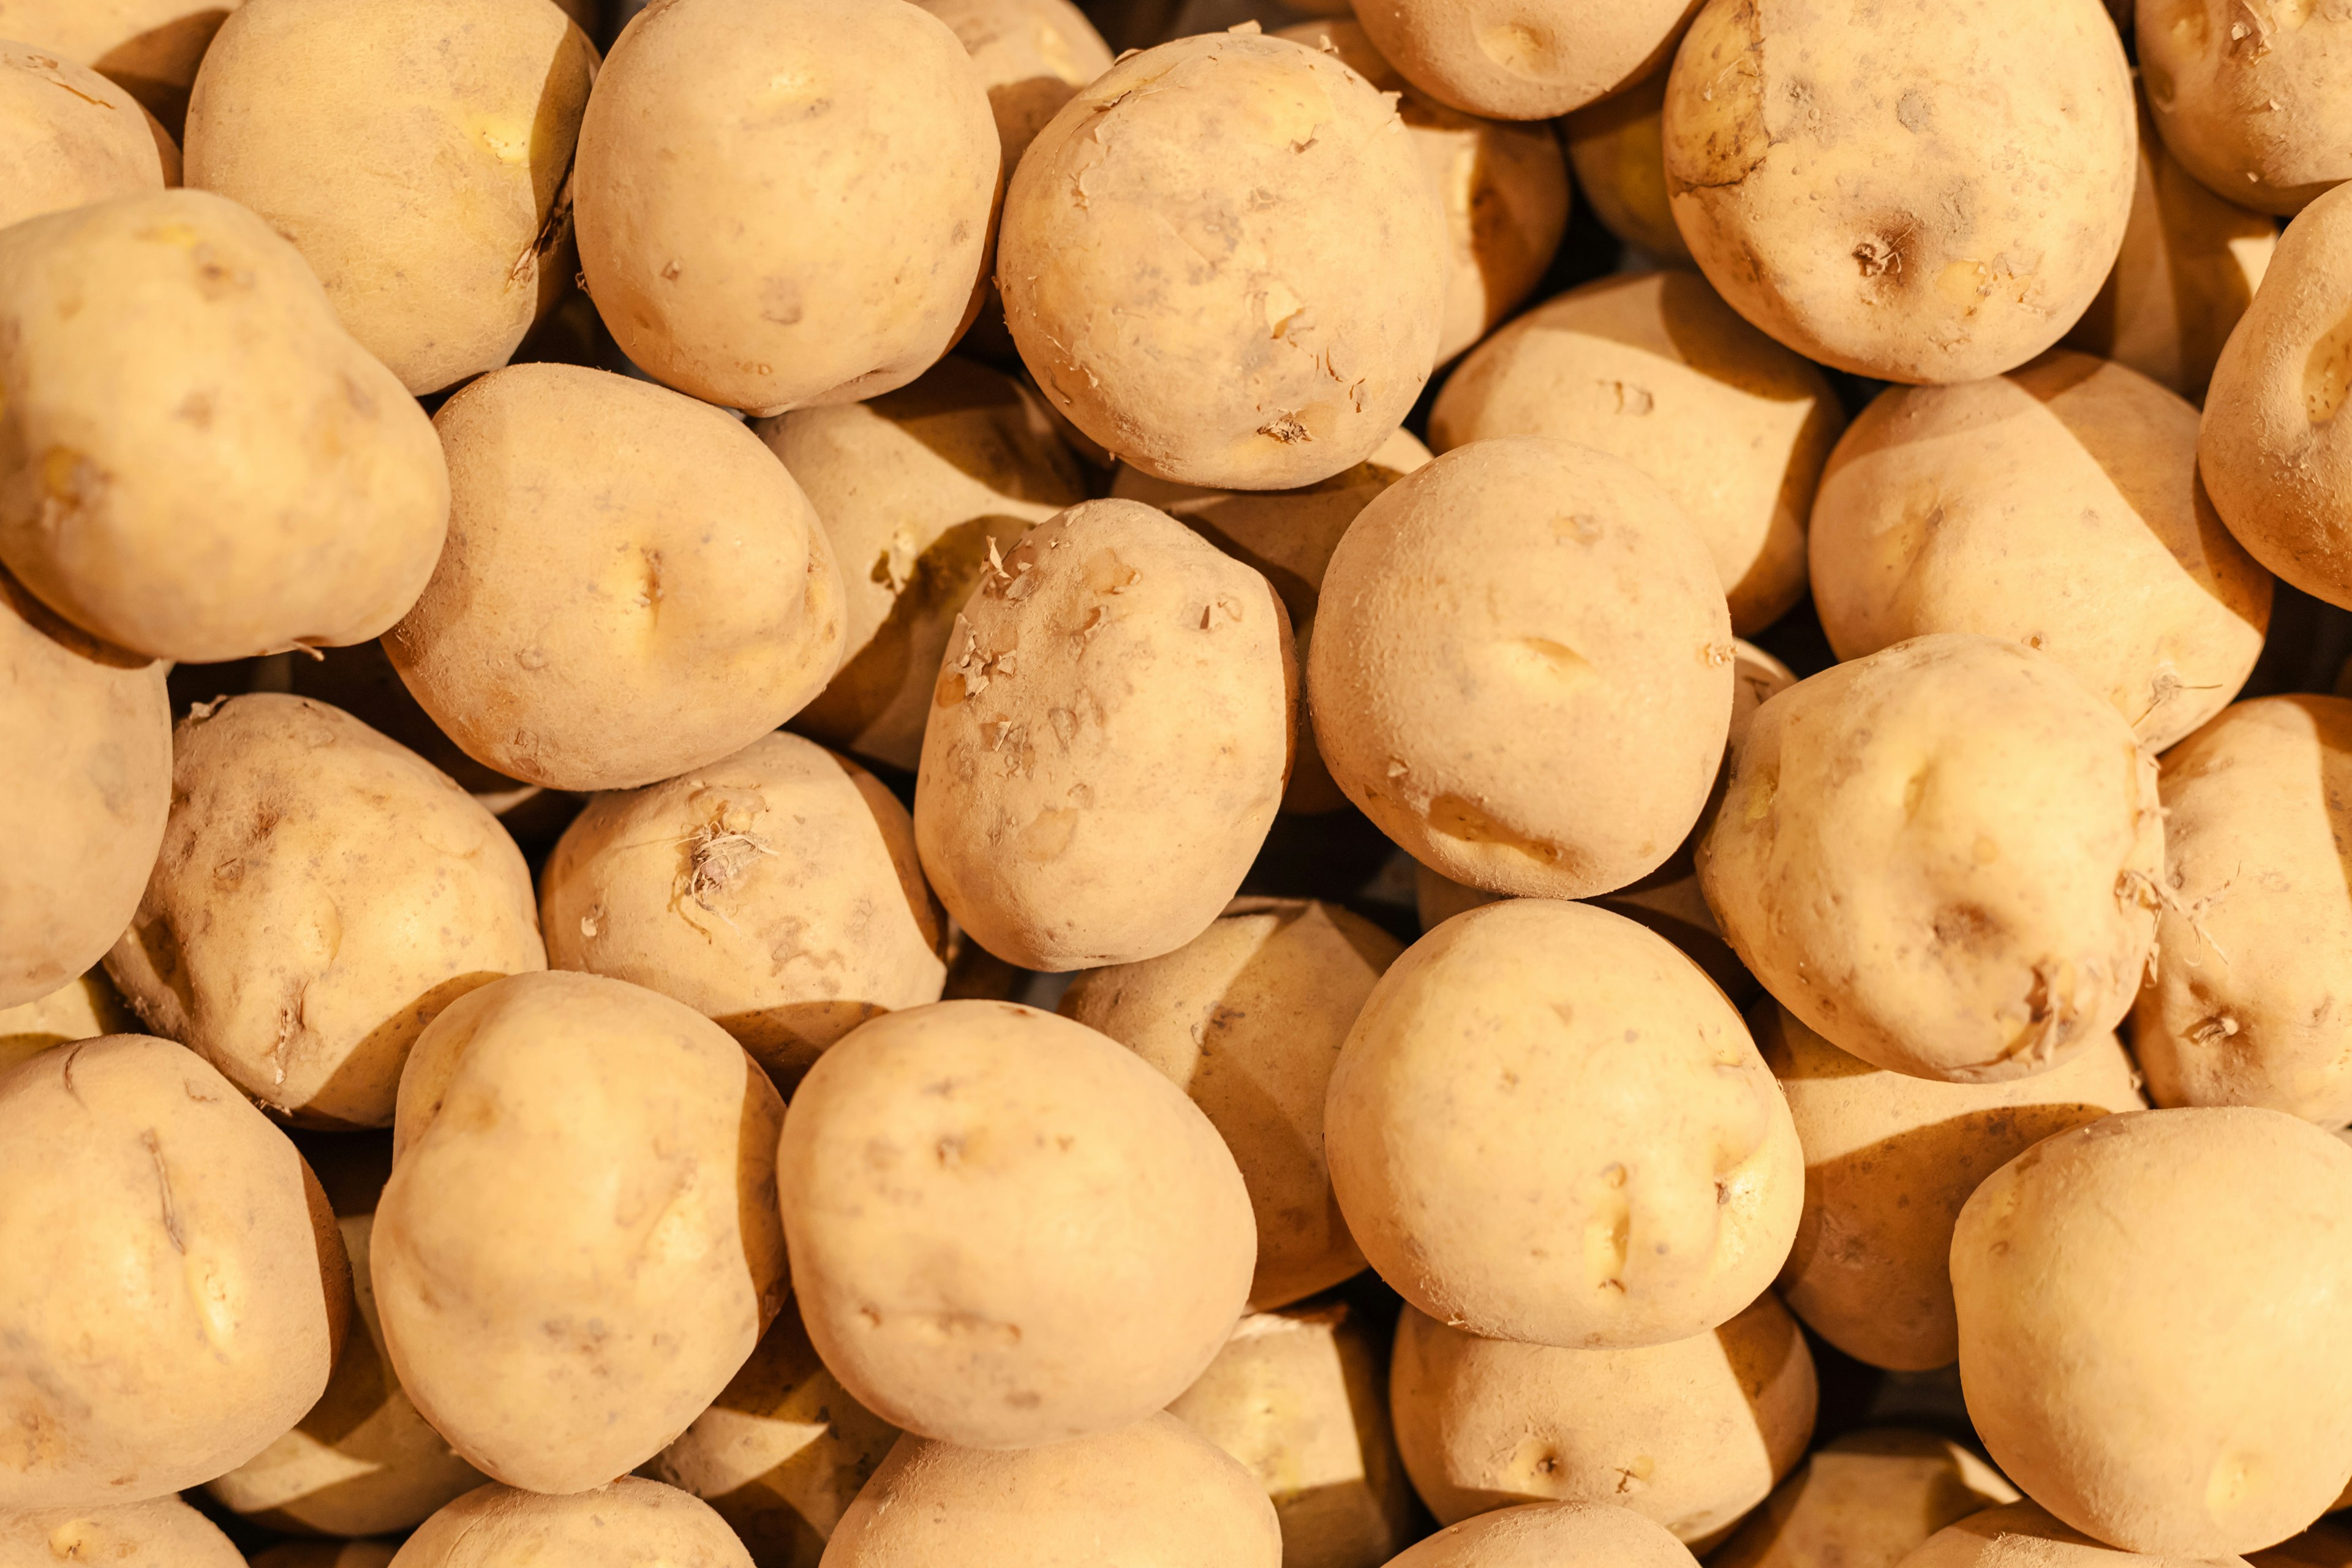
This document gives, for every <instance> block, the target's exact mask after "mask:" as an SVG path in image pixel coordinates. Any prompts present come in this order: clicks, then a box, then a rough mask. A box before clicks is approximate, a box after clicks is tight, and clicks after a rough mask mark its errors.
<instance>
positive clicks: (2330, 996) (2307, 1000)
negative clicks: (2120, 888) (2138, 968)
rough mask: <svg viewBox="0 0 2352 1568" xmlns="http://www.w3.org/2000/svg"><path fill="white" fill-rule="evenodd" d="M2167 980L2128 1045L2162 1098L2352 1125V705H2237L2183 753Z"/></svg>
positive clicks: (2327, 700)
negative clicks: (2351, 890) (2349, 877)
mask: <svg viewBox="0 0 2352 1568" xmlns="http://www.w3.org/2000/svg"><path fill="white" fill-rule="evenodd" d="M2158 789H2159V790H2160V791H2161V792H2162V795H2163V798H2164V806H2165V811H2166V814H2167V815H2166V816H2165V822H2164V850H2165V863H2166V872H2165V885H2166V887H2167V888H2168V889H2169V890H2170V894H2171V896H2170V897H2169V898H2168V899H2167V900H2166V901H2165V907H2164V909H2163V910H2162V911H2161V912H2160V913H2159V914H2158V916H2157V929H2156V940H2157V957H2156V973H2155V974H2154V975H2153V976H2151V977H2150V980H2149V982H2148V984H2147V985H2146V986H2145V987H2144V988H2143V989H2142V990H2141V992H2140V994H2139V1001H2138V1004H2137V1005H2136V1006H2135V1007H2134V1009H2133V1011H2132V1046H2133V1048H2134V1049H2135V1050H2136V1051H2137V1053H2138V1055H2139V1059H2140V1065H2141V1067H2142V1068H2145V1069H2146V1070H2147V1079H2148V1090H2149V1093H2150V1095H2151V1096H2152V1097H2153V1098H2154V1099H2155V1100H2156V1102H2157V1103H2158V1105H2170V1106H2179V1105H2260V1106H2267V1107H2269V1108H2270V1109H2271V1110H2284V1111H2285V1112H2287V1113H2288V1114H2289V1115H2291V1116H2300V1117H2303V1118H2305V1120H2307V1121H2315V1122H2317V1123H2318V1124H2319V1125H2321V1126H2322V1127H2341V1126H2343V1125H2345V1124H2346V1123H2347V1122H2352V995H2347V994H2344V993H2345V992H2346V990H2347V987H2346V985H2345V978H2346V977H2345V969H2344V954H2345V953H2346V952H2347V951H2352V896H2347V892H2346V888H2345V880H2344V874H2343V869H2342V867H2343V860H2342V856H2343V854H2344V850H2345V847H2346V846H2347V844H2352V701H2347V700H2345V699H2343V698H2340V697H2311V696H2303V695H2296V696H2291V697H2265V698H2261V699H2258V700H2254V701H2252V702H2241V703H2239V704H2237V705H2236V706H2234V707H2231V708H2229V709H2227V710H2224V711H2223V712H2222V714H2221V717H2220V718H2218V719H2216V720H2214V721H2212V722H2211V723H2210V724H2208V725H2207V726H2205V728H2204V729H2202V730H2200V731H2198V732H2197V733H2196V734H2194V735H2191V736H2190V737H2189V739H2188V740H2186V741H2184V742H2181V743H2180V744H2179V746H2177V747H2175V748H2174V749H2173V750H2172V752H2171V753H2170V754H2169V755H2168V756H2167V757H2166V758H2165V760H2164V769H2163V772H2162V773H2161V775H2160V776H2159V778H2158Z"/></svg>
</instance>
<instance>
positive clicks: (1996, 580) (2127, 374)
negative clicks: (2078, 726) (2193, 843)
mask: <svg viewBox="0 0 2352 1568" xmlns="http://www.w3.org/2000/svg"><path fill="white" fill-rule="evenodd" d="M1811 552H1812V584H1813V606H1814V608H1815V609H1816V610H1817V611H1819V613H1820V615H1821V618H1822V630H1823V631H1825V632H1827V633H1828V634H1829V639H1830V646H1831V647H1833V648H1835V649H1836V650H1837V656H1838V657H1839V658H1843V659H1854V658H1862V657H1863V656H1864V655H1865V654H1873V653H1876V652H1877V651H1878V650H1879V649H1881V648H1884V647H1891V646H1892V645H1894V644H1895V643H1898V642H1904V641H1906V640H1908V639H1909V638H1912V637H1924V636H1926V635H1927V634H1928V633H1931V632H1976V633H1979V634H1981V635H1983V636H1986V637H2001V638H2004V639H2006V640H2008V641H2010V642H2020V643H2023V644H2025V645H2026V646H2027V647H2035V648H2039V649H2041V650H2042V652H2044V653H2046V654H2048V655H2049V656H2050V657H2051V658H2054V659H2056V660H2057V661H2058V662H2059V663H2060V664H2062V665H2063V666H2065V667H2066V668H2067V669H2068V670H2070V671H2071V672H2073V674H2074V677H2075V678H2076V679H2079V680H2081V681H2082V683H2083V684H2084V686H2086V687H2088V688H2089V689H2091V690H2093V691H2095V692H2096V693H2098V694H2099V695H2100V696H2102V697H2104V698H2105V699H2106V700H2108V701H2109V702H2111V703H2113V704H2114V705H2115V709H2116V711H2117V712H2118V713H2120V714H2122V715H2123V718H2124V722H2126V723H2127V724H2129V725H2130V726H2131V727H2132V730H2133V732H2134V733H2135V734H2137V736H2138V737H2139V740H2140V743H2141V744H2143V745H2145V746H2146V747H2147V749H2148V750H2149V751H2151V752H2160V751H2162V750H2164V749H2165V748H2166V747H2167V746H2169V745H2171V744H2172V743H2173V742H2175V741H2178V740H2179V739H2180V737H2182V736H2183V735H2186V734H2188V733H2189V731H2191V730H2194V729H2196V728H2197V727H2198V726H2199V725H2200V724H2202V723H2203V722H2205V721H2206V720H2208V719H2210V718H2211V717H2212V716H2213V715H2214V714H2216V713H2218V712H2220V711H2221V709H2222V708H2223V707H2224V706H2225V705H2226V704H2227V703H2228V702H2229V700H2230V699H2231V697H2233V696H2234V695H2236V693H2237V690H2238V688H2239V687H2241V686H2242V685H2244V684H2245V680H2246V677H2247V675H2248V674H2249V673H2251V672H2252V669H2253V668H2254V658H2255V656H2256V655H2258V654H2260V653H2261V652H2262V650H2263V631H2264V629H2265V628H2266V627H2268V626H2269V625H2270V613H2271V579H2270V574H2268V573H2266V572H2264V571H2263V569H2262V568H2261V567H2260V566H2257V565H2256V564H2254V563H2253V560H2252V558H2251V557H2250V556H2248V555H2247V553H2246V552H2245V551H2244V550H2243V549H2242V548H2241V547H2240V545H2239V543H2238V542H2237V541H2236V540H2234V539H2232V538H2231V537H2230V533H2229V531H2228V530H2227V529H2225V528H2223V527H2222V526H2221V519H2220V518H2219V517H2217V516H2215V515H2214V512H2213V508H2212V505H2211V503H2210V502H2209V501H2208V500H2206V499H2205V494H2204V490H2203V488H2202V487H2201V486H2200V485H2199V484H2198V482H2197V410H2196V409H2194V408H2192V407H2190V406H2189V404H2188V403H2187V402H2185V401H2184V400H2183V399H2181V398H2180V397H2179V396H2178V395H2175V394H2173V393H2171V392H2168V391H2167V390H2165V389H2164V388H2163V387H2161V386H2158V384H2156V383H2155V382H2153V381H2150V380H2149V379H2148V378H2147V377H2146V376H2144V375H2142V374H2139V373H2138V372H2137V371H2136V370H2131V369H2128V368H2126V366H2123V365H2120V364H2116V363H2112V362H2110V361H2106V360H2099V359H2093V358H2092V357H2091V356H2089V355H2088V354H2079V353H2068V352H2066V351H2063V350H2060V351H2057V352H2054V353H2047V354H2044V355H2042V357H2041V358H2040V359H2038V360H2035V361H2034V362H2033V363H2032V364H2030V365H2027V366H2025V367H2024V368H2023V369H2021V370H2016V371H2012V372H2011V373H2010V374H2007V375H2003V376H1991V377H1988V378H1987V379H1985V380H1983V381H1972V382H1969V383H1968V384H1964V385H1960V386H1924V387H1909V386H1895V387H1889V388H1887V389H1886V390H1885V392H1882V393H1880V394H1879V395H1878V396H1877V397H1875V398H1874V399H1873V400H1872V401H1871V404H1870V406H1869V407H1867V408H1865V409H1864V410H1863V412H1862V414H1861V416H1859V417H1857V418H1856V419H1855V420H1854V422H1853V428H1851V429H1850V430H1848V431H1847V432H1846V433H1845V437H1844V439H1843V440H1841V441H1840V442H1839V443H1838V447H1837V451H1836V452H1835V453H1834V454H1832V457H1831V458H1830V465H1829V471H1828V472H1827V473H1825V474H1823V475H1822V483H1821V491H1820V494H1819V497H1818V499H1816V500H1815V501H1814V502H1813V523H1812V538H1811Z"/></svg>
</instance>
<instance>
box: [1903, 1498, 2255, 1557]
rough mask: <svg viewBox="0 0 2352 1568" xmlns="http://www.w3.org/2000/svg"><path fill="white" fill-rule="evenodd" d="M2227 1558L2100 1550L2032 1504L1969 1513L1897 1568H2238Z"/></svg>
mask: <svg viewBox="0 0 2352 1568" xmlns="http://www.w3.org/2000/svg"><path fill="white" fill-rule="evenodd" d="M2243 1563H2244V1559H2242V1558H2237V1557H2228V1556H2220V1555H2215V1556H2208V1557H2189V1556H2182V1555H2163V1554H2159V1555H2142V1554H2140V1553H2137V1552H2124V1551H2119V1550H2116V1548H2113V1547H2109V1546H2104V1545H2101V1544H2100V1543H2099V1542H2095V1541H2094V1540H2092V1539H2091V1538H2090V1537H2089V1536H2087V1535H2084V1534H2083V1533H2081V1532H2080V1531H2073V1530H2069V1529H2067V1528H2066V1527H2065V1526H2064V1525H2063V1524H2061V1523H2060V1522H2059V1521H2057V1520H2055V1519H2053V1518H2052V1517H2051V1516H2050V1514H2049V1512H2048V1511H2047V1510H2043V1509H2042V1508H2041V1507H2040V1506H2038V1505H2036V1504H2034V1503H2032V1502H2030V1501H2029V1502H2012V1503H2010V1504H2008V1505H2007V1506H2006V1507H2002V1508H1995V1509H1987V1510H1984V1511H1982V1512H1980V1513H1972V1514H1970V1515H1969V1516H1968V1517H1967V1518H1965V1519H1962V1520H1958V1521H1955V1522H1953V1523H1951V1524H1948V1525H1947V1526H1945V1527H1944V1528H1943V1529H1942V1530H1939V1531H1937V1532H1936V1533H1935V1534H1934V1535H1932V1536H1930V1537H1928V1539H1927V1541H1926V1542H1922V1543H1921V1545H1920V1546H1919V1548H1918V1549H1917V1550H1916V1551H1915V1552H1911V1553H1910V1554H1909V1555H1908V1556H1906V1557H1905V1558H1904V1559H1903V1568H2243Z"/></svg>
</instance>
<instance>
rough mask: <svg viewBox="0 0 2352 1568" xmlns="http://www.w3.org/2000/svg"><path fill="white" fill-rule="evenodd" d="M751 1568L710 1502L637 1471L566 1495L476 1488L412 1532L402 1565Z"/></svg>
mask: <svg viewBox="0 0 2352 1568" xmlns="http://www.w3.org/2000/svg"><path fill="white" fill-rule="evenodd" d="M392 1563H393V1568H531V1565H533V1564H538V1563H562V1564H563V1565H564V1568H645V1565H646V1564H651V1563H659V1564H662V1565H664V1568H751V1553H750V1552H746V1551H744V1550H743V1543H742V1542H740V1541H738V1540H736V1539H735V1534H734V1532H733V1531H730V1530H729V1529H728V1528H727V1525H726V1523H725V1521H722V1520H721V1519H720V1518H719V1516H718V1514H716V1513H714V1512H712V1511H711V1509H710V1507H709V1504H707V1503H705V1502H703V1501H701V1500H699V1499H697V1498H692V1497H688V1495H687V1494H686V1493H684V1492H682V1491H679V1490H678V1489H677V1488H675V1487H666V1486H663V1485H662V1484H661V1483H660V1482H659V1481H649V1480H646V1479H643V1478H642V1477H638V1476H623V1477H622V1478H621V1479H618V1480H616V1481H612V1482H609V1483H606V1484H601V1485H598V1486H596V1487H594V1489H593V1490H592V1489H581V1490H577V1491H574V1492H572V1495H570V1496H566V1497H544V1496H541V1495H538V1494H536V1493H533V1492H529V1491H518V1490H516V1489H512V1488H510V1487H499V1486H490V1487H477V1488H476V1489H474V1490H472V1491H470V1492H467V1494H466V1495H465V1496H464V1497H461V1498H459V1499H458V1500H457V1501H456V1502H453V1503H451V1504H450V1505H449V1506H448V1507H447V1508H445V1509H443V1510H441V1511H440V1512H439V1513H436V1514H435V1515H434V1516H433V1517H432V1518H431V1519H428V1520H426V1521H425V1524H424V1527H423V1528H421V1529H420V1530H418V1531H417V1532H416V1533H415V1534H414V1535H412V1536H410V1537H409V1538H408V1541H407V1543H406V1544H405V1545H404V1546H402V1547H401V1549H400V1552H399V1554H398V1555H397V1556H395V1557H394V1558H393V1560H392Z"/></svg>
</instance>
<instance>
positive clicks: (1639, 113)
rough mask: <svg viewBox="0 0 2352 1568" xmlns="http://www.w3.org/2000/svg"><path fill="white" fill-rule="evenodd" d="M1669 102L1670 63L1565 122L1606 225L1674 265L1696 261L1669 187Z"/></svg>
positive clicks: (1581, 186)
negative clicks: (1665, 120) (1664, 123)
mask: <svg viewBox="0 0 2352 1568" xmlns="http://www.w3.org/2000/svg"><path fill="white" fill-rule="evenodd" d="M1665 106H1666V68H1664V67H1661V68H1658V69H1657V70H1654V71H1652V72H1651V73H1650V74H1649V75H1648V76H1645V77H1643V79H1641V80H1640V81H1638V82H1636V83H1634V84H1633V86H1632V87H1629V88H1627V89H1625V90H1624V91H1622V92H1621V93H1619V94H1617V95H1616V96H1615V97H1614V98H1606V99H1603V100H1601V101H1600V102H1599V103H1594V104H1589V105H1587V106H1586V107H1584V108H1582V109H1580V110H1577V111H1576V112H1575V113H1573V114H1571V115H1570V116H1569V117H1568V118H1567V119H1565V120H1563V121H1560V123H1559V135H1560V140H1561V141H1562V142H1566V143H1567V144H1568V164H1569V168H1570V171H1572V172H1573V173H1574V174H1575V176H1576V188H1577V189H1578V190H1580V191H1582V192H1583V193H1584V200H1585V204H1586V205H1589V206H1590V207H1591V209H1592V216H1595V217H1597V218H1599V219H1600V220H1601V226H1602V227H1603V228H1605V229H1607V230H1608V231H1609V232H1610V233H1612V234H1613V235H1615V236H1616V237H1618V238H1620V239H1622V240H1623V241H1624V242H1625V243H1626V244H1628V245H1634V246H1639V247H1642V248H1643V250H1646V251H1648V252H1649V253H1650V254H1651V255H1652V256H1654V257H1656V258H1658V259H1659V260H1660V261H1662V262H1664V263H1665V264H1666V265H1667V266H1669V267H1696V266H1697V265H1698V263H1696V262H1695V261H1693V260H1692V259H1691V253H1690V247H1689V246H1687V245H1685V244H1684V243H1683V232H1682V230H1680V229H1678V228H1676V227H1675V210H1674V206H1673V205H1672V202H1671V201H1670V199H1669V198H1668V196H1667V195H1666V148H1665V140H1664V132H1662V131H1661V130H1660V128H1659V121H1660V118H1661V117H1662V115H1663V114H1664V110H1665Z"/></svg>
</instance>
